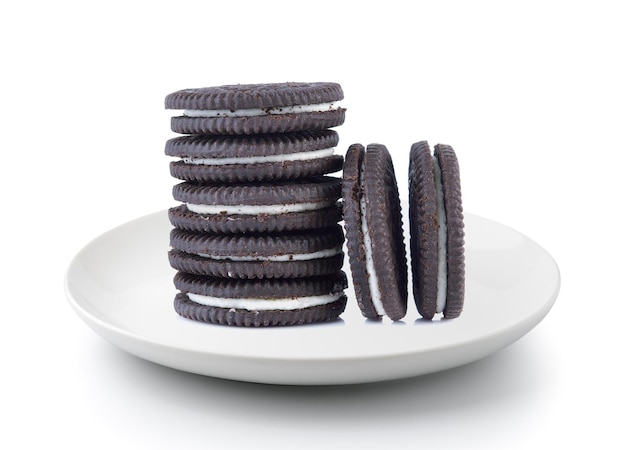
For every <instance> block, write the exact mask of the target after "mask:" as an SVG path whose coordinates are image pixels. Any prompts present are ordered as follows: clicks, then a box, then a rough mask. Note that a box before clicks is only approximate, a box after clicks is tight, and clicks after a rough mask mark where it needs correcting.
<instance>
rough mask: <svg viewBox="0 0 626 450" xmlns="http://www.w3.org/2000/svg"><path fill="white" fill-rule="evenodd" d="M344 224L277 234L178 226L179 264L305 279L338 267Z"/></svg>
mask: <svg viewBox="0 0 626 450" xmlns="http://www.w3.org/2000/svg"><path fill="white" fill-rule="evenodd" d="M343 241H344V235H343V228H341V226H339V225H335V226H333V227H329V228H323V229H317V230H307V231H292V232H284V233H280V234H277V233H273V234H248V235H233V234H227V235H225V234H209V233H199V232H196V231H186V230H181V229H178V228H174V229H173V230H172V231H171V233H170V245H171V246H172V250H170V252H169V260H170V264H171V266H172V267H173V268H174V269H177V270H180V271H183V272H188V273H195V274H199V275H210V276H215V277H223V278H247V279H251V278H302V277H311V276H317V275H327V274H330V273H334V272H338V271H339V270H341V267H342V265H343V251H342V245H343Z"/></svg>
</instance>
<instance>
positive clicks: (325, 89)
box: [165, 82, 343, 110]
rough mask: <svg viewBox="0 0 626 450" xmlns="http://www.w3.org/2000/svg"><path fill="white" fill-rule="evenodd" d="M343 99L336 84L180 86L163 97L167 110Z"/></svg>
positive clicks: (266, 106)
mask: <svg viewBox="0 0 626 450" xmlns="http://www.w3.org/2000/svg"><path fill="white" fill-rule="evenodd" d="M342 99H343V90H342V89H341V86H340V85H339V84H338V83H330V82H315V83H301V82H291V83H265V84H231V85H223V86H214V87H207V88H196V89H183V90H180V91H177V92H173V93H171V94H169V95H167V96H166V97H165V107H166V108H167V109H190V110H212V109H228V110H236V109H251V108H276V107H281V106H294V105H308V104H319V103H329V102H335V101H339V100H342Z"/></svg>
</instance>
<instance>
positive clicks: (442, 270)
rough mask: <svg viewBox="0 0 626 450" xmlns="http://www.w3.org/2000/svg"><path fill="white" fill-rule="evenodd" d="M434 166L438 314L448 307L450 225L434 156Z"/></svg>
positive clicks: (439, 173)
mask: <svg viewBox="0 0 626 450" xmlns="http://www.w3.org/2000/svg"><path fill="white" fill-rule="evenodd" d="M433 166H434V169H435V170H434V172H435V195H436V197H437V198H436V204H437V222H438V223H439V229H438V230H437V267H438V269H437V309H436V311H437V312H438V313H441V312H443V310H444V309H445V307H446V291H447V286H448V264H447V259H448V255H447V253H448V252H447V248H446V240H447V236H448V225H447V222H446V210H445V204H444V200H443V184H442V182H441V167H440V166H439V160H438V159H437V158H436V157H435V156H433Z"/></svg>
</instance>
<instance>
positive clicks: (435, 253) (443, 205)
mask: <svg viewBox="0 0 626 450" xmlns="http://www.w3.org/2000/svg"><path fill="white" fill-rule="evenodd" d="M409 222H410V231H411V242H410V248H411V268H412V274H413V295H414V298H415V303H416V305H417V309H418V311H419V313H420V314H421V315H422V317H423V318H424V319H429V320H430V319H432V318H433V317H434V316H435V314H437V313H443V316H444V317H445V318H448V319H452V318H455V317H458V316H459V315H460V314H461V312H462V310H463V303H464V294H465V256H464V225H463V207H462V202H461V182H460V172H459V164H458V161H457V158H456V154H455V152H454V150H453V149H452V147H450V146H448V145H442V144H439V145H436V146H435V151H434V154H432V153H431V151H430V148H429V146H428V143H427V142H425V141H422V142H417V143H415V144H413V146H412V147H411V153H410V162H409Z"/></svg>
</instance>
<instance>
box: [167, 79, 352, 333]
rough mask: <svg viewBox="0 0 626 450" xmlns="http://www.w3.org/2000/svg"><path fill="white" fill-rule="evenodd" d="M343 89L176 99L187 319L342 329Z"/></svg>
mask: <svg viewBox="0 0 626 450" xmlns="http://www.w3.org/2000/svg"><path fill="white" fill-rule="evenodd" d="M342 98H343V93H342V91H341V88H340V87H339V85H337V84H336V83H283V84H265V85H229V86H220V87H213V88H202V89H187V90H183V91H178V92H175V93H173V94H170V95H168V96H167V98H166V107H167V108H170V109H182V110H184V112H183V115H182V116H178V117H174V118H172V130H173V131H175V132H178V133H184V134H187V135H186V136H179V137H176V138H174V139H170V140H169V141H168V142H167V144H166V150H165V152H166V154H167V155H169V156H173V157H176V158H178V160H176V161H173V162H172V163H171V164H170V172H171V174H172V176H174V177H175V178H178V179H180V180H181V181H182V182H181V183H179V184H177V185H176V186H174V189H173V196H174V199H175V200H177V201H179V202H180V205H179V206H176V207H173V208H171V209H170V211H169V218H170V222H171V223H172V225H173V226H174V227H175V228H174V229H173V230H172V232H171V236H170V244H171V247H172V249H171V250H170V252H169V259H170V264H171V265H172V267H173V268H175V269H176V270H178V274H177V275H176V277H175V280H174V281H175V286H176V288H177V289H178V290H179V291H180V293H179V294H178V295H177V296H176V299H175V302H174V306H175V309H176V311H177V312H178V314H180V315H181V316H183V317H187V318H190V319H194V320H199V321H203V322H211V323H219V324H226V325H239V326H269V325H294V324H302V323H310V322H319V321H325V320H332V319H335V318H337V317H338V316H339V315H340V314H341V313H342V312H343V310H344V308H345V303H346V297H345V295H344V294H343V290H344V289H345V288H346V287H347V280H346V277H345V274H343V272H341V267H342V265H343V252H342V250H341V249H342V245H343V241H344V236H343V230H342V228H341V227H340V226H339V225H338V222H339V221H340V220H341V219H342V210H341V206H340V204H339V203H338V200H339V199H340V196H341V180H340V179H338V178H334V177H332V176H328V174H331V173H333V172H337V171H339V170H341V168H342V165H343V157H342V156H340V155H335V154H334V148H335V146H336V145H337V142H338V135H337V133H336V132H335V131H333V130H329V129H328V128H329V127H334V126H338V125H341V123H343V120H344V115H345V110H344V109H343V108H341V107H339V106H338V104H337V102H338V101H339V100H341V99H342Z"/></svg>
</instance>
